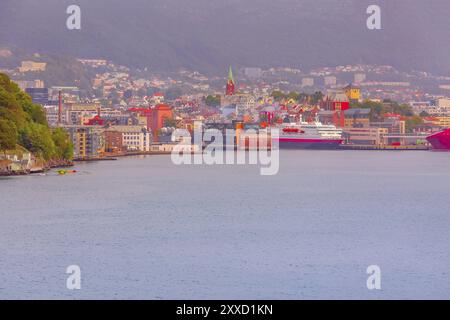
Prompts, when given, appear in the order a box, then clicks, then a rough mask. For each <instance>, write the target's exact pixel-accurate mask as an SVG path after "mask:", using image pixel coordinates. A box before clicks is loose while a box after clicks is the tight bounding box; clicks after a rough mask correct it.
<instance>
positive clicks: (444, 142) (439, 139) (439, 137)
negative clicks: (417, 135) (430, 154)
mask: <svg viewBox="0 0 450 320" xmlns="http://www.w3.org/2000/svg"><path fill="white" fill-rule="evenodd" d="M427 141H428V142H429V143H430V144H431V145H432V146H433V149H434V150H447V151H450V129H447V130H444V131H441V132H438V133H435V134H432V135H431V136H429V137H427Z"/></svg>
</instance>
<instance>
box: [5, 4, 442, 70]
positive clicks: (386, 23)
mask: <svg viewBox="0 0 450 320" xmlns="http://www.w3.org/2000/svg"><path fill="white" fill-rule="evenodd" d="M377 2H378V3H379V4H380V6H381V7H382V22H383V30H380V31H369V30H367V28H366V18H367V15H366V13H365V11H366V8H367V6H368V5H369V4H371V3H373V1H368V0H278V1H268V0H246V1H242V0H226V1H224V0H222V1H219V0H147V1H145V0H130V1H126V2H124V1H119V0H94V1H92V0H78V1H75V0H71V1H66V0H40V1H33V0H19V1H17V0H2V3H0V44H1V45H13V46H17V47H20V48H24V49H26V50H35V51H48V52H55V53H63V54H70V55H73V56H79V57H88V58H96V57H106V58H109V59H112V60H114V61H116V62H118V63H121V64H125V65H130V66H136V67H143V66H149V67H152V68H153V69H157V70H167V69H176V68H179V67H185V68H189V69H198V70H200V71H204V72H207V73H216V72H218V71H221V70H223V69H224V68H226V66H227V65H229V64H232V65H236V66H261V67H270V66H292V67H299V68H303V69H309V68H313V67H318V66H327V65H338V64H349V63H372V64H390V65H394V66H395V67H398V68H400V69H408V70H410V69H423V70H429V71H433V72H436V73H442V74H447V73H449V72H450V55H448V52H450V42H449V41H448V39H449V38H450V21H449V20H448V19H447V15H448V12H450V2H448V1H446V0H431V1H421V0H410V1H403V0H389V1H388V0H383V1H377ZM74 3H75V4H79V5H80V6H81V8H82V30H81V31H69V30H67V29H66V28H65V21H66V18H67V15H66V14H65V9H66V7H67V6H68V5H69V4H74Z"/></svg>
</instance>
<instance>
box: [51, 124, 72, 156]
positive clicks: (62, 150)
mask: <svg viewBox="0 0 450 320" xmlns="http://www.w3.org/2000/svg"><path fill="white" fill-rule="evenodd" d="M52 139H53V142H54V144H55V147H56V155H57V157H58V158H59V159H67V160H72V158H73V144H72V141H71V140H70V136H69V134H68V133H67V131H66V130H64V129H62V128H56V129H55V130H53V133H52Z"/></svg>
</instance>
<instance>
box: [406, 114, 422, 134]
mask: <svg viewBox="0 0 450 320" xmlns="http://www.w3.org/2000/svg"><path fill="white" fill-rule="evenodd" d="M423 123H424V121H423V119H422V118H421V117H419V116H412V117H411V118H409V119H408V120H406V122H405V128H406V132H408V133H412V132H413V131H414V128H416V127H417V126H420V125H422V124H423Z"/></svg>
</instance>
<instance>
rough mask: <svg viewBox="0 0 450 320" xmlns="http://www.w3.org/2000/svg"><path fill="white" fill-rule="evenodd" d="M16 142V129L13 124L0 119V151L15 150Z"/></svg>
mask: <svg viewBox="0 0 450 320" xmlns="http://www.w3.org/2000/svg"><path fill="white" fill-rule="evenodd" d="M17 142H18V139H17V129H16V126H15V125H14V123H13V122H12V121H10V120H5V119H0V150H4V151H5V150H10V149H15V148H16V144H17Z"/></svg>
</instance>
